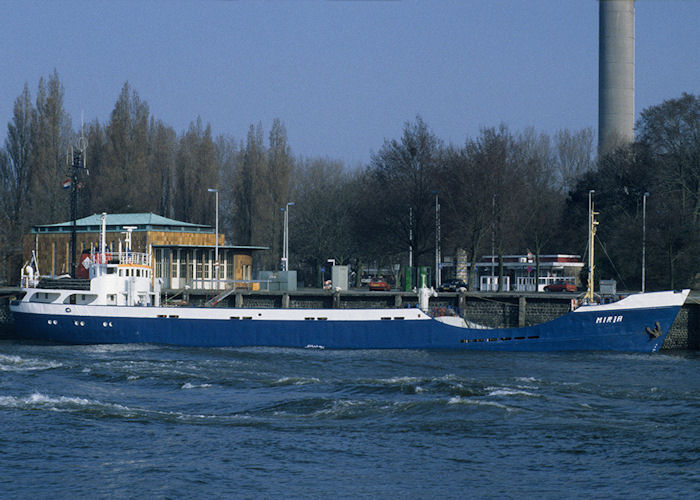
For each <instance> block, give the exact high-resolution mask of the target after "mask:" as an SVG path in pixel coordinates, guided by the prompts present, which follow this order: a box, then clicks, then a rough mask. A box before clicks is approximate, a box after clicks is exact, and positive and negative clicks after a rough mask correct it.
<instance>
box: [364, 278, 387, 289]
mask: <svg viewBox="0 0 700 500" xmlns="http://www.w3.org/2000/svg"><path fill="white" fill-rule="evenodd" d="M369 289H370V290H382V291H385V292H388V291H389V290H391V285H389V283H387V282H386V280H385V279H384V278H381V277H380V278H372V279H371V280H369Z"/></svg>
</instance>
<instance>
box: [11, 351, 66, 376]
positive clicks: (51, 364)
mask: <svg viewBox="0 0 700 500" xmlns="http://www.w3.org/2000/svg"><path fill="white" fill-rule="evenodd" d="M61 366H63V364H62V363H59V362H57V361H46V360H42V359H35V358H23V357H21V356H17V355H9V356H8V355H6V354H0V371H4V372H24V371H36V370H51V369H53V368H60V367H61Z"/></svg>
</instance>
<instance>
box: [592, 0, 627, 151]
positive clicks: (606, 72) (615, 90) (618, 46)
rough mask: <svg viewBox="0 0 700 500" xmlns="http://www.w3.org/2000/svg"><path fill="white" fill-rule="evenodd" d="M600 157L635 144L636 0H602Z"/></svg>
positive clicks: (599, 74) (599, 103) (600, 29)
mask: <svg viewBox="0 0 700 500" xmlns="http://www.w3.org/2000/svg"><path fill="white" fill-rule="evenodd" d="M599 8H600V10H599V18H600V21H599V22H600V26H599V33H598V38H599V40H598V51H599V52H598V154H599V155H603V154H605V153H607V152H609V151H611V150H613V149H615V148H616V147H617V146H621V145H623V144H626V143H629V142H632V141H634V0H599Z"/></svg>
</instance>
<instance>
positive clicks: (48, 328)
mask: <svg viewBox="0 0 700 500" xmlns="http://www.w3.org/2000/svg"><path fill="white" fill-rule="evenodd" d="M105 216H106V214H103V223H102V242H101V248H100V249H98V250H93V251H91V252H90V254H89V256H88V257H87V258H85V259H83V261H82V262H81V263H80V265H81V266H83V267H84V268H85V270H86V271H87V272H88V277H87V278H83V279H75V278H70V277H66V278H46V277H41V276H39V274H38V272H37V267H38V266H36V265H35V263H34V261H32V262H31V263H30V264H28V265H26V266H24V267H23V269H22V272H21V288H22V292H23V296H22V297H21V298H19V299H16V300H12V301H11V302H10V310H11V312H12V314H13V316H14V321H15V327H16V333H17V336H18V337H21V338H26V339H32V340H40V341H52V342H62V343H70V344H114V343H154V344H169V345H178V346H191V347H243V346H272V347H295V348H327V349H459V350H504V351H570V350H614V351H633V352H655V351H658V350H659V348H660V347H661V345H662V344H663V341H664V339H665V337H666V335H667V333H668V331H669V329H670V328H671V325H672V324H673V321H674V320H675V318H676V315H677V314H678V311H679V309H680V307H681V306H682V305H683V303H684V302H685V300H686V297H687V296H688V293H689V290H682V291H665V292H653V293H640V294H634V295H630V296H627V297H625V298H623V299H621V300H619V301H617V302H614V303H608V304H596V303H594V302H593V301H591V300H586V301H585V302H584V303H583V305H581V306H580V307H577V308H576V309H574V310H573V311H571V312H569V313H567V314H565V315H563V316H561V317H559V318H557V319H554V320H552V321H548V322H545V323H541V324H537V325H532V326H526V327H522V328H487V327H484V326H481V325H475V324H473V323H470V322H468V321H465V319H464V318H462V317H460V316H438V317H436V316H433V315H431V314H430V309H429V300H430V297H431V296H433V295H436V292H434V290H432V289H429V288H426V287H422V288H420V289H418V290H417V295H418V307H413V308H403V309H400V308H384V309H294V308H283V309H269V308H231V307H189V306H185V307H183V306H181V307H177V306H171V305H164V304H161V285H160V280H159V279H158V278H155V277H154V274H153V259H152V254H151V252H150V251H148V252H146V253H138V252H132V251H130V249H129V248H128V247H127V248H126V249H124V251H122V250H121V249H120V250H119V251H116V252H110V251H108V250H107V248H106V246H105V238H104V234H105V230H104V227H105V225H104V219H105Z"/></svg>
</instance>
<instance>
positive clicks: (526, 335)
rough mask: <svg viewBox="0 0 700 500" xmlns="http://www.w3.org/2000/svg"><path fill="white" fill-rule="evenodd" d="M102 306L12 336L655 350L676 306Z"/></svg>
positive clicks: (51, 317)
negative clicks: (335, 316) (417, 312)
mask: <svg viewBox="0 0 700 500" xmlns="http://www.w3.org/2000/svg"><path fill="white" fill-rule="evenodd" d="M109 309H110V308H102V309H101V311H102V313H101V314H99V315H80V314H75V313H74V314H70V315H68V314H65V315H57V314H46V313H41V314H40V313H35V312H22V311H21V310H19V309H18V308H15V309H14V310H13V313H14V318H15V325H16V330H17V334H18V335H19V336H20V337H22V338H27V339H34V340H43V341H53V342H62V343H71V344H102V343H112V344H113V343H154V344H170V345H179V346H192V347H243V346H274V347H297V348H308V347H317V348H328V349H464V350H491V351H501V350H502V351H569V350H614V351H635V352H655V351H658V350H659V348H660V347H661V345H662V343H663V341H664V338H665V337H666V332H668V330H669V329H670V328H671V325H672V323H673V321H674V319H675V317H676V315H677V313H678V310H679V309H680V306H666V307H655V308H630V309H615V310H605V311H600V310H592V311H590V312H588V311H576V312H572V313H569V314H567V315H565V316H562V317H560V318H557V319H555V320H553V321H550V322H547V323H542V324H539V325H534V326H529V327H524V328H498V329H472V328H462V327H457V326H451V325H448V324H445V323H442V322H440V321H437V320H434V319H423V320H403V321H391V320H390V321H386V320H338V321H333V320H329V321H303V320H301V321H300V320H284V319H274V320H265V319H207V318H206V317H197V318H191V319H188V318H183V317H163V316H167V315H160V317H133V316H129V315H128V314H126V315H125V314H124V309H127V310H128V309H129V308H124V307H118V306H115V307H114V308H113V310H114V311H115V313H114V314H104V312H106V311H108V310H109ZM141 309H150V308H141ZM160 310H161V311H162V310H163V308H160ZM169 310H170V311H171V312H172V311H173V310H175V311H177V309H172V308H169ZM118 311H119V312H118ZM199 311H200V312H201V311H206V309H199ZM231 311H240V310H231ZM76 312H77V311H76ZM387 319H389V318H387ZM650 331H651V333H650Z"/></svg>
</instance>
